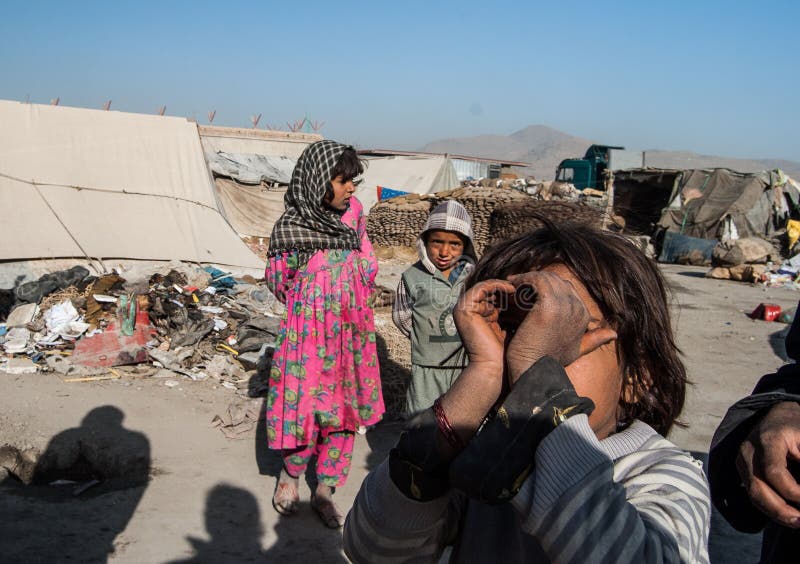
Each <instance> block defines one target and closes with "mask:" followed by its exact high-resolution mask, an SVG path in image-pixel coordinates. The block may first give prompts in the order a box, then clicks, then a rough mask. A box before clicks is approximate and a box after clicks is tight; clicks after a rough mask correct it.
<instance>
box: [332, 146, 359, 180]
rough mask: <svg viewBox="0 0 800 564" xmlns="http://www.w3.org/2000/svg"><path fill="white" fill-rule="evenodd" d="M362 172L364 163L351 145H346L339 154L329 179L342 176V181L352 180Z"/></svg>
mask: <svg viewBox="0 0 800 564" xmlns="http://www.w3.org/2000/svg"><path fill="white" fill-rule="evenodd" d="M363 172H364V163H363V162H362V161H361V159H359V158H358V153H356V150H355V149H353V148H352V147H347V148H346V149H345V150H344V151H342V154H341V155H340V156H339V160H338V161H337V162H336V165H335V166H334V167H333V170H332V171H331V180H333V179H334V178H336V177H337V176H341V177H342V181H343V182H347V181H348V180H352V179H353V178H355V177H356V176H359V175H361V174H362V173H363Z"/></svg>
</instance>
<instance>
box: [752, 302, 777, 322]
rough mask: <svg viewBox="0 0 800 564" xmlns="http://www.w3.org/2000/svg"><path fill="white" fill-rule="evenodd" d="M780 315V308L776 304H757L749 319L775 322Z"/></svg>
mask: <svg viewBox="0 0 800 564" xmlns="http://www.w3.org/2000/svg"><path fill="white" fill-rule="evenodd" d="M780 314H781V306H779V305H777V304H758V307H756V309H754V310H753V313H751V314H750V317H751V318H753V319H763V320H764V321H775V320H776V319H778V316H779V315H780Z"/></svg>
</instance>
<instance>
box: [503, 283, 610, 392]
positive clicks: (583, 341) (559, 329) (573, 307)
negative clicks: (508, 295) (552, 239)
mask: <svg viewBox="0 0 800 564" xmlns="http://www.w3.org/2000/svg"><path fill="white" fill-rule="evenodd" d="M511 281H512V283H513V284H514V286H515V287H516V288H517V291H516V294H515V297H517V302H519V301H520V298H519V296H524V295H525V292H522V290H523V289H525V288H532V290H529V291H528V294H529V295H531V296H532V298H531V299H529V300H528V303H523V304H520V303H515V304H514V305H515V307H516V308H517V309H523V310H527V314H526V315H525V316H524V318H523V319H522V320H521V322H520V323H519V326H518V328H517V329H516V332H515V334H514V336H513V338H512V339H511V341H510V343H509V346H508V350H507V352H506V363H507V367H508V377H509V380H510V382H511V384H514V382H516V381H517V379H519V377H520V376H521V375H522V373H523V372H525V371H526V370H527V369H528V368H530V367H531V366H533V365H534V364H535V363H536V362H537V361H538V360H539V359H540V358H542V357H543V356H549V357H552V358H554V359H555V360H557V361H558V362H559V363H560V364H561V366H567V365H568V364H570V363H572V362H574V361H575V360H576V359H577V358H578V357H580V356H582V355H584V354H587V353H589V352H591V351H593V350H595V349H596V348H598V347H599V346H601V345H602V344H604V343H606V342H609V341H611V340H613V339H615V338H616V333H615V332H614V331H613V330H611V329H608V328H600V327H598V328H592V329H591V330H589V329H590V328H589V325H590V321H591V320H590V316H589V312H588V311H587V309H586V306H585V305H584V303H583V301H582V300H581V298H580V297H579V296H578V295H577V293H576V292H575V288H574V287H573V285H572V284H571V283H570V282H569V281H567V280H565V279H563V278H561V277H560V276H558V275H557V274H555V273H553V272H547V271H533V272H528V273H526V274H520V275H517V276H513V277H511Z"/></svg>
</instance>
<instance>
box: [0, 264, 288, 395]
mask: <svg viewBox="0 0 800 564" xmlns="http://www.w3.org/2000/svg"><path fill="white" fill-rule="evenodd" d="M173 266H176V267H174V268H168V269H163V271H159V272H154V273H153V274H152V275H151V276H150V277H149V279H148V278H144V279H139V280H133V281H130V282H129V281H126V279H125V278H123V276H122V274H123V273H117V272H112V273H109V274H104V275H102V276H99V277H96V276H91V275H90V273H89V271H88V270H87V269H86V268H83V267H80V266H77V267H73V268H72V269H70V270H68V271H63V272H58V273H54V274H46V275H44V276H43V277H41V278H40V279H39V280H36V281H33V282H28V283H25V284H18V285H16V286H15V287H14V288H11V289H5V290H0V296H2V297H3V301H2V302H1V303H2V309H0V348H1V349H2V350H3V352H5V356H4V357H2V358H1V359H0V371H5V372H10V373H15V374H24V373H33V372H38V371H50V370H53V371H56V372H59V373H61V374H62V375H64V376H66V377H72V378H65V380H67V381H82V380H93V379H113V378H115V377H117V378H118V377H119V373H118V372H116V371H115V370H114V367H122V366H137V367H138V369H137V370H138V371H139V372H138V373H139V374H144V375H146V376H152V377H156V378H165V379H166V380H165V382H164V383H165V385H168V386H170V385H178V384H177V380H179V379H182V378H190V379H192V380H196V381H200V380H206V379H209V381H213V382H216V383H219V384H221V385H222V386H224V387H226V388H230V389H234V390H237V391H238V392H240V393H242V394H245V395H251V396H252V395H256V394H257V393H259V392H263V388H264V387H265V382H263V381H262V382H258V381H257V380H258V379H255V378H252V377H253V376H255V375H256V374H257V372H258V370H257V369H258V367H259V366H262V367H263V366H265V365H266V364H267V363H268V362H269V360H270V358H271V354H272V350H273V347H274V343H275V337H276V335H277V332H278V327H279V324H280V315H281V313H282V309H283V306H282V304H280V303H279V302H278V301H277V299H276V298H275V297H274V296H273V295H272V294H271V293H270V292H269V290H268V289H267V288H266V286H265V285H264V283H263V281H258V280H256V279H254V278H252V277H249V276H245V277H243V278H234V277H233V276H232V275H231V274H230V273H227V272H223V271H221V270H218V269H216V268H213V267H206V268H200V267H195V266H188V265H185V264H182V263H177V265H173ZM109 372H110V373H111V374H110V375H109ZM115 373H116V376H114V374H115ZM101 374H102V376H101ZM172 382H174V384H172ZM256 387H257V388H259V389H254V388H256Z"/></svg>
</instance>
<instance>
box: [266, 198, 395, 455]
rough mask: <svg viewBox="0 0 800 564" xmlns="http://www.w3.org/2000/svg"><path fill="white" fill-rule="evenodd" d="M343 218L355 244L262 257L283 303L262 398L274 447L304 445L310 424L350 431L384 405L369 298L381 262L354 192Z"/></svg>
mask: <svg viewBox="0 0 800 564" xmlns="http://www.w3.org/2000/svg"><path fill="white" fill-rule="evenodd" d="M342 222H344V223H346V224H347V225H349V226H350V227H352V228H353V229H355V230H356V232H357V233H358V235H359V237H360V239H361V250H360V251H350V250H335V249H326V250H321V251H317V252H316V253H315V254H314V255H312V257H311V258H310V259H309V260H308V262H307V263H306V264H305V265H298V264H297V262H298V255H297V253H295V252H287V253H283V254H281V255H278V256H275V257H270V259H269V262H268V264H267V269H266V273H265V276H266V280H267V284H268V286H269V288H270V290H272V292H273V293H274V294H275V295H276V296H277V297H278V299H280V300H281V301H282V302H283V303H285V304H286V314H285V316H284V318H283V320H282V322H281V327H280V331H279V334H278V339H277V343H276V350H275V354H274V356H273V358H272V369H271V371H270V382H269V384H270V385H269V394H268V397H267V441H268V443H269V447H270V448H272V449H293V448H298V447H300V446H303V445H307V444H308V443H309V441H310V440H313V439H312V437H314V436H316V433H315V432H314V431H315V427H316V428H318V429H324V430H325V431H328V432H333V431H344V430H348V431H355V430H356V429H357V428H358V427H359V426H360V425H364V426H366V425H373V424H375V423H377V422H378V421H379V420H380V419H381V416H382V415H383V412H384V406H383V395H382V393H381V381H380V369H379V366H378V354H377V348H376V344H375V320H374V316H373V312H372V309H371V308H370V307H369V306H368V305H367V298H368V297H369V295H370V292H371V291H372V289H373V288H374V285H375V276H376V275H377V273H378V262H377V260H376V259H375V254H374V253H373V251H372V244H371V243H370V242H369V239H368V238H367V233H366V227H365V221H364V216H363V208H362V206H361V203H360V202H359V201H358V200H356V199H355V198H352V199H351V200H350V207H349V208H348V210H347V211H346V212H345V213H344V215H343V216H342Z"/></svg>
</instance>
